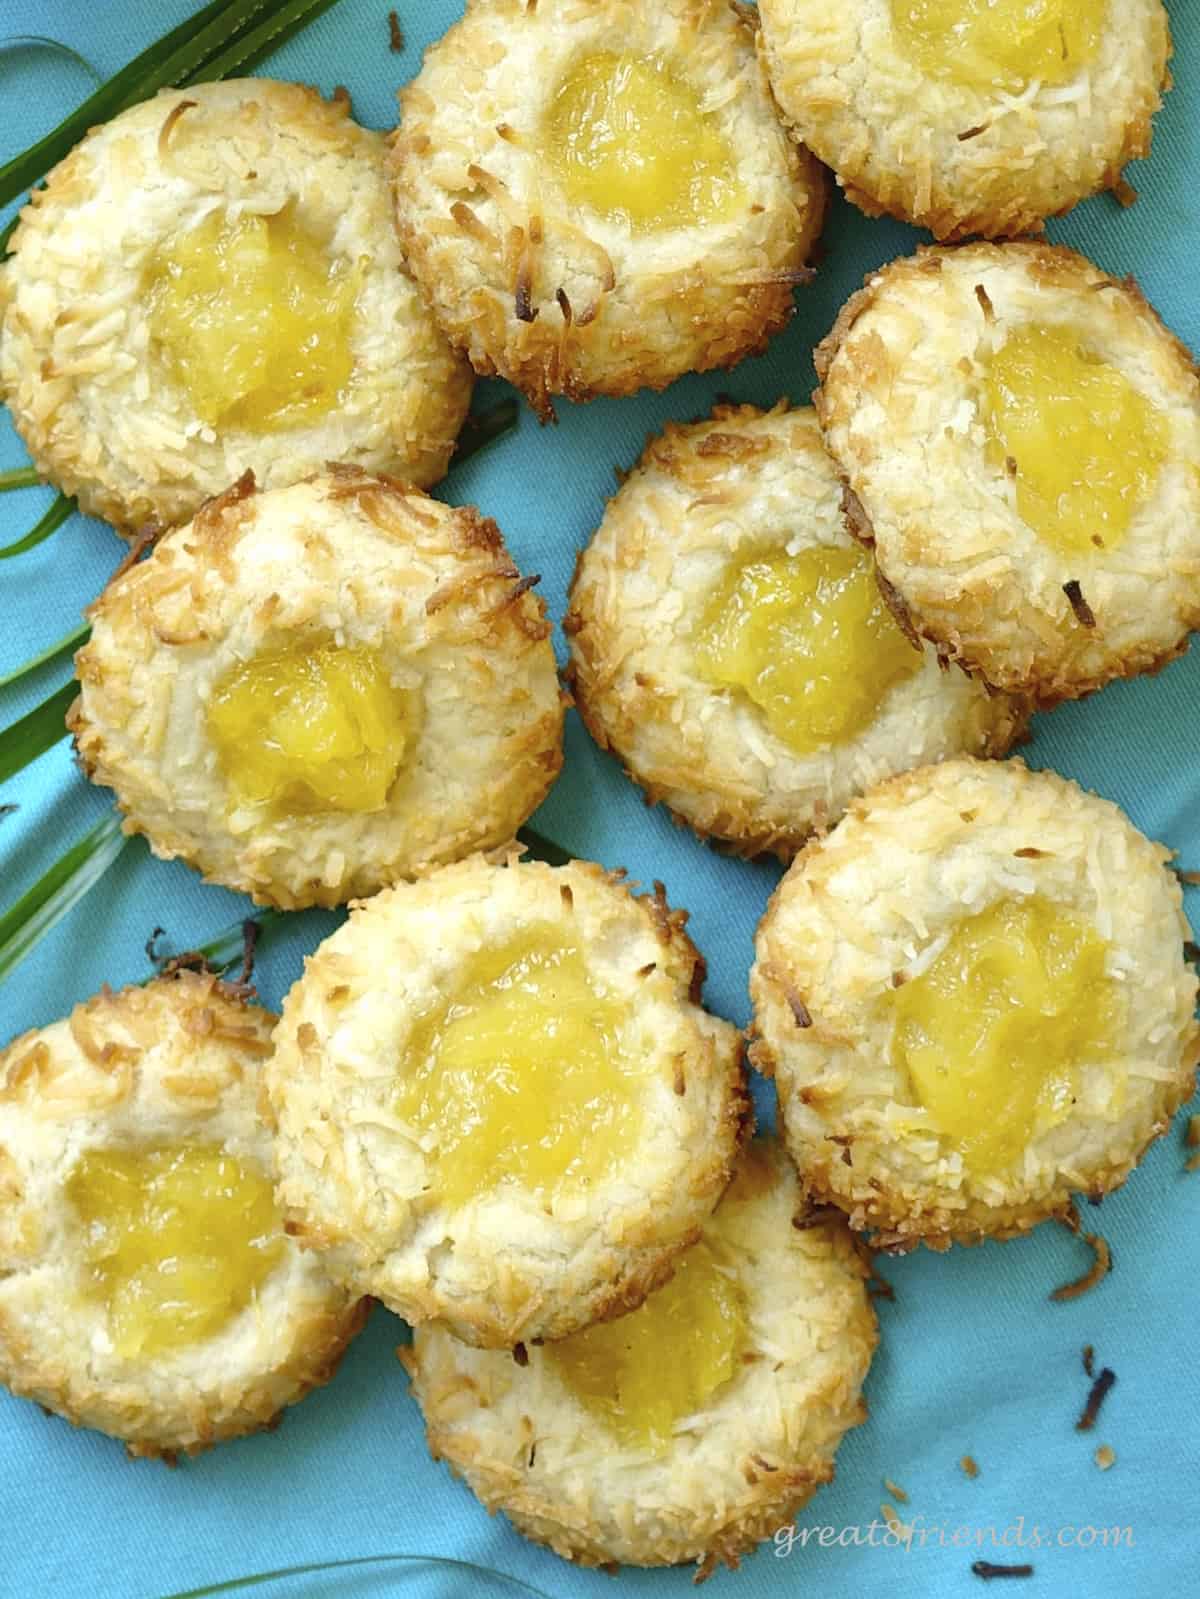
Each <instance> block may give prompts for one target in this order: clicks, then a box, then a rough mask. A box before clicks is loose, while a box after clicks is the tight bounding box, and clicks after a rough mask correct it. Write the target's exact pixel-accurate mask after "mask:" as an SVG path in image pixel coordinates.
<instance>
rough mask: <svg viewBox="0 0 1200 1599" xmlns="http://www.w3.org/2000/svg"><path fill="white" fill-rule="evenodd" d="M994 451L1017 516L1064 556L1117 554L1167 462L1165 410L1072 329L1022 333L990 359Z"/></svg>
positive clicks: (987, 399) (988, 405)
mask: <svg viewBox="0 0 1200 1599" xmlns="http://www.w3.org/2000/svg"><path fill="white" fill-rule="evenodd" d="M984 413H985V417H986V423H987V428H988V436H989V445H990V449H991V453H992V455H993V457H994V459H995V461H996V462H997V463H998V464H1004V465H1005V467H1006V470H1008V471H1009V472H1011V473H1012V474H1013V476H1014V479H1015V482H1016V491H1017V510H1018V512H1019V513H1020V515H1021V517H1022V519H1023V520H1024V521H1026V522H1028V524H1029V526H1030V527H1031V528H1032V529H1033V530H1034V532H1035V533H1037V534H1038V535H1039V537H1041V538H1043V539H1045V540H1046V542H1047V543H1048V544H1051V545H1052V546H1053V547H1054V548H1055V549H1057V550H1058V551H1059V552H1060V553H1062V554H1065V555H1069V554H1075V553H1087V552H1095V551H1097V550H1112V549H1115V548H1116V547H1117V546H1118V545H1119V544H1120V543H1121V540H1122V539H1123V538H1124V537H1125V533H1126V531H1127V530H1128V527H1129V524H1130V522H1131V520H1132V519H1133V516H1134V514H1135V512H1136V511H1137V509H1138V506H1139V505H1141V504H1142V502H1143V501H1144V500H1146V499H1147V498H1148V496H1149V495H1150V494H1151V492H1152V491H1153V488H1154V485H1155V481H1156V479H1157V477H1158V473H1159V471H1160V469H1161V467H1162V464H1163V462H1164V461H1165V460H1166V457H1167V448H1168V429H1167V421H1166V418H1165V417H1164V416H1163V414H1162V412H1161V411H1159V410H1158V409H1157V408H1156V407H1155V406H1154V405H1152V404H1151V403H1150V401H1149V400H1147V399H1146V398H1145V397H1144V396H1143V395H1142V394H1140V393H1139V392H1138V390H1137V389H1135V388H1134V386H1133V384H1132V383H1130V381H1129V379H1128V378H1127V377H1126V376H1125V375H1124V373H1122V372H1118V371H1117V369H1116V368H1115V367H1112V366H1109V365H1107V364H1106V363H1105V362H1103V361H1100V360H1098V359H1096V357H1094V356H1092V355H1091V354H1089V352H1088V351H1087V349H1086V348H1085V347H1084V345H1083V344H1081V342H1080V338H1079V335H1078V334H1077V333H1073V332H1071V331H1070V330H1069V329H1065V328H1057V327H1046V326H1042V325H1040V324H1037V323H1035V324H1033V325H1032V326H1029V327H1024V328H1017V329H1015V330H1014V331H1013V332H1011V333H1010V334H1009V335H1008V337H1007V338H1006V339H1005V341H1004V343H1003V344H1002V345H1001V346H1000V348H999V349H998V350H997V351H996V353H995V354H994V355H993V356H991V357H990V358H989V361H988V364H987V374H986V377H985V379H984Z"/></svg>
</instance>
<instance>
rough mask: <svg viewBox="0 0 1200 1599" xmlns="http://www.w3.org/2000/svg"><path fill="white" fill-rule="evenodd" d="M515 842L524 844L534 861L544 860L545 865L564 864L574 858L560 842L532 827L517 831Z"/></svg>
mask: <svg viewBox="0 0 1200 1599" xmlns="http://www.w3.org/2000/svg"><path fill="white" fill-rule="evenodd" d="M517 842H518V843H520V844H524V846H525V848H526V849H527V850H528V851H529V853H530V855H532V856H533V858H534V860H535V861H545V863H546V865H547V866H566V865H568V864H569V863H570V862H571V861H573V860H574V859H575V857H574V856H573V855H571V854H570V853H569V852H568V851H567V850H565V849H563V847H562V845H561V844H556V843H555V842H554V840H553V839H552V838H545V837H543V835H542V834H541V833H535V832H534V830H533V828H532V827H522V828H521V829H520V830H519V831H518V833H517Z"/></svg>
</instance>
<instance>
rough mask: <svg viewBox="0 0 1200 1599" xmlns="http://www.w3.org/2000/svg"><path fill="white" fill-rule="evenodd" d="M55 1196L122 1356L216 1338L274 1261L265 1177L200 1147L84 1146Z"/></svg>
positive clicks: (279, 1237) (272, 1214)
mask: <svg viewBox="0 0 1200 1599" xmlns="http://www.w3.org/2000/svg"><path fill="white" fill-rule="evenodd" d="M66 1192H67V1198H68V1199H69V1201H70V1203H71V1204H72V1206H73V1207H74V1210H75V1213H76V1215H77V1216H78V1218H79V1220H80V1222H81V1223H82V1224H83V1230H84V1255H85V1259H86V1261H87V1270H86V1289H85V1291H86V1293H87V1294H88V1295H89V1297H92V1298H94V1299H97V1300H99V1301H100V1303H101V1304H102V1305H103V1306H104V1308H105V1310H106V1312H107V1318H108V1328H109V1333H110V1336H111V1337H112V1340H113V1343H114V1345H115V1347H116V1350H117V1352H118V1354H120V1355H123V1356H125V1357H127V1358H130V1359H136V1358H138V1357H141V1356H151V1355H156V1354H161V1353H165V1352H166V1351H169V1350H174V1349H179V1348H182V1347H183V1346H185V1345H187V1344H193V1343H197V1342H199V1341H200V1340H201V1339H204V1338H211V1337H212V1336H213V1335H214V1334H216V1333H219V1332H220V1331H221V1329H222V1328H223V1327H224V1326H226V1324H227V1323H228V1322H229V1321H230V1320H231V1319H232V1318H233V1317H234V1316H236V1315H237V1313H238V1312H239V1311H241V1310H243V1309H245V1307H246V1306H247V1305H248V1304H250V1302H251V1301H252V1300H253V1299H254V1297H255V1296H256V1294H257V1293H258V1291H259V1289H260V1288H261V1287H262V1285H263V1283H264V1282H265V1281H266V1279H267V1277H268V1276H269V1274H270V1273H271V1271H272V1270H273V1269H274V1267H275V1266H276V1265H277V1264H278V1262H279V1260H280V1258H281V1257H282V1255H283V1250H284V1236H283V1221H282V1218H281V1217H280V1215H279V1212H278V1211H277V1209H276V1208H275V1200H274V1197H273V1194H272V1189H271V1183H270V1181H269V1180H268V1179H267V1177H266V1176H265V1175H263V1173H261V1172H260V1171H258V1170H257V1169H255V1168H253V1167H250V1166H247V1165H245V1164H244V1163H243V1162H241V1161H238V1160H235V1159H234V1158H233V1156H231V1155H227V1154H225V1153H224V1152H223V1151H222V1150H220V1149H217V1148H212V1147H209V1146H207V1145H203V1144H165V1145H162V1146H159V1147H157V1148H153V1149H147V1150H139V1151H137V1152H130V1151H124V1150H117V1149H97V1150H89V1151H88V1152H87V1153H86V1154H84V1155H82V1156H81V1157H80V1158H79V1160H78V1161H77V1162H76V1165H75V1167H74V1169H73V1171H72V1172H71V1175H70V1177H69V1178H68V1179H67V1184H66Z"/></svg>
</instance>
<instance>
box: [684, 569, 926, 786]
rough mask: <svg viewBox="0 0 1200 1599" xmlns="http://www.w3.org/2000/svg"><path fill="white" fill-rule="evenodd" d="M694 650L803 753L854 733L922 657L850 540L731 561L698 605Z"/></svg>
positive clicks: (720, 681)
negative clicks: (848, 543)
mask: <svg viewBox="0 0 1200 1599" xmlns="http://www.w3.org/2000/svg"><path fill="white" fill-rule="evenodd" d="M697 659H698V662H699V666H700V670H701V672H702V673H703V675H704V677H705V678H706V679H707V680H708V682H710V683H711V684H713V686H714V687H716V688H727V689H737V690H740V691H741V692H742V693H743V694H745V695H746V696H747V697H748V698H749V699H750V700H751V701H752V702H753V703H754V704H755V705H757V706H758V708H759V710H761V711H762V713H763V716H764V718H765V720H766V722H767V725H768V727H769V728H770V729H771V731H772V732H773V733H774V734H775V735H776V736H777V737H778V738H781V739H782V740H783V741H784V743H786V744H789V745H790V746H791V748H792V749H794V750H795V751H796V752H797V754H800V755H808V754H811V753H812V752H813V751H814V750H818V749H821V748H823V747H825V746H827V745H830V744H837V743H840V742H841V741H842V740H843V739H848V738H853V737H854V736H855V735H856V734H858V733H861V732H862V731H863V729H864V728H866V727H867V726H869V724H870V723H871V722H872V721H873V720H874V718H875V716H876V714H877V712H878V710H879V706H880V704H881V702H882V700H883V698H884V696H885V695H886V694H887V693H888V692H889V690H891V689H892V688H894V687H895V685H896V684H897V683H899V682H902V681H903V680H904V679H905V678H908V677H911V676H912V675H913V673H914V672H916V671H918V670H919V668H920V666H921V653H920V651H919V650H917V649H915V648H914V647H913V645H912V644H911V643H910V642H909V640H908V639H907V638H905V636H904V634H903V633H902V632H901V630H900V628H899V626H898V625H897V623H896V620H895V618H894V617H893V616H892V613H891V612H890V611H889V610H888V607H887V605H886V603H885V602H884V599H883V596H882V595H881V594H880V592H879V586H878V584H877V583H876V581H875V575H874V572H873V571H872V567H871V561H870V558H869V557H868V556H867V555H866V553H865V552H864V551H862V550H860V549H858V548H857V547H855V548H852V549H845V548H841V547H836V548H824V547H819V548H816V549H809V550H802V551H801V552H800V554H798V555H766V556H758V557H752V558H751V559H750V560H748V561H746V562H744V563H743V564H742V565H740V566H735V567H733V568H732V569H731V570H730V572H729V573H728V575H727V576H726V578H725V579H724V581H723V582H722V583H721V584H720V585H719V587H718V588H717V590H716V592H715V593H714V594H713V595H712V597H711V598H710V600H709V603H708V606H707V608H706V610H705V613H704V617H703V620H702V623H701V627H700V631H699V637H698V642H697Z"/></svg>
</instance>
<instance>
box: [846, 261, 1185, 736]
mask: <svg viewBox="0 0 1200 1599" xmlns="http://www.w3.org/2000/svg"><path fill="white" fill-rule="evenodd" d="M817 370H818V373H819V375H820V378H821V388H820V390H819V391H818V393H817V395H816V396H815V400H816V405H817V411H818V414H819V416H820V418H821V423H822V426H823V428H824V433H825V443H826V445H827V447H828V449H829V451H830V453H831V454H832V456H833V458H834V460H835V461H836V462H837V463H838V466H839V468H840V470H841V472H842V474H843V477H844V479H845V482H846V485H847V488H848V489H849V491H850V492H849V494H848V495H847V512H848V516H849V519H850V524H851V528H852V530H853V531H854V532H856V533H857V534H858V535H859V537H860V538H862V539H864V540H865V541H866V542H872V541H873V543H874V548H875V558H876V561H877V564H878V567H879V571H880V574H881V577H882V579H883V582H884V586H885V591H886V592H887V593H888V595H889V597H890V599H891V600H892V602H893V604H894V605H895V608H896V610H897V613H898V615H899V616H900V617H901V618H902V619H903V620H905V622H906V625H908V626H910V627H911V628H913V629H914V630H915V631H916V632H917V633H919V634H921V635H923V636H924V637H925V638H927V639H929V640H931V641H932V642H933V643H934V645H935V646H936V647H937V649H938V651H939V652H940V653H941V654H943V655H944V656H946V657H947V658H949V659H951V660H958V661H962V662H963V663H964V664H965V665H967V666H969V667H971V668H973V669H975V670H977V671H978V672H979V673H980V674H981V675H982V676H983V677H985V678H986V679H987V681H988V682H990V683H992V684H993V685H995V686H996V687H997V688H1002V689H1007V690H1010V691H1013V692H1016V693H1027V694H1029V695H1031V696H1032V697H1034V698H1035V699H1036V700H1038V701H1039V702H1040V703H1042V704H1053V703H1055V702H1056V701H1058V700H1063V699H1075V698H1078V697H1079V696H1080V695H1083V694H1087V693H1090V692H1091V691H1092V690H1094V689H1097V688H1099V687H1100V686H1101V685H1102V684H1104V683H1106V682H1108V681H1109V680H1110V679H1111V678H1114V677H1128V676H1132V675H1133V674H1135V673H1138V672H1147V671H1155V670H1157V669H1158V668H1159V667H1161V666H1163V665H1164V664H1165V663H1166V662H1167V661H1169V660H1171V659H1172V658H1173V657H1174V656H1176V655H1178V654H1179V653H1180V652H1181V651H1182V650H1184V649H1186V647H1187V637H1188V633H1189V630H1190V629H1192V628H1195V627H1196V626H1197V625H1200V385H1198V383H1197V377H1196V370H1195V367H1194V365H1193V362H1192V358H1191V356H1190V355H1189V353H1188V352H1187V350H1185V349H1184V347H1183V346H1182V345H1181V344H1180V343H1179V341H1178V340H1177V339H1175V338H1174V337H1173V336H1172V335H1171V334H1170V333H1169V332H1168V331H1167V329H1166V328H1165V327H1164V326H1163V324H1162V322H1161V321H1160V320H1159V318H1158V316H1157V315H1156V313H1155V312H1154V310H1153V308H1152V307H1151V306H1149V305H1148V304H1147V303H1146V301H1145V300H1144V299H1143V298H1142V296H1141V294H1140V293H1139V292H1138V290H1137V288H1136V286H1135V285H1134V284H1133V283H1132V282H1131V281H1128V280H1127V281H1126V282H1124V283H1119V282H1117V281H1116V280H1115V279H1113V278H1110V277H1107V276H1106V275H1105V274H1104V273H1103V272H1101V271H1100V269H1099V268H1098V267H1095V266H1093V265H1092V264H1091V263H1090V262H1088V261H1086V260H1084V258H1083V257H1082V256H1080V255H1076V254H1075V253H1074V252H1073V251H1070V250H1064V249H1058V248H1051V247H1050V246H1049V245H1045V244H1040V243H1036V242H1021V243H1014V244H974V245H965V246H963V247H961V248H959V249H956V250H946V249H936V248H934V249H926V250H921V251H919V252H918V253H917V255H916V256H914V257H911V258H908V259H905V260H900V261H894V262H893V263H892V264H891V265H890V266H888V267H885V268H884V269H883V270H882V271H881V272H879V273H877V274H875V276H874V277H872V278H870V279H869V280H868V282H867V286H866V288H865V289H863V290H862V291H861V292H860V293H859V294H857V295H855V296H854V297H853V298H852V299H851V300H850V301H849V302H848V304H847V305H846V306H845V308H844V309H843V311H842V313H841V316H840V317H839V318H838V321H837V323H836V324H835V326H834V328H833V331H832V332H831V333H830V334H829V336H828V337H827V338H826V340H825V341H824V343H823V344H822V345H821V346H820V348H819V350H818V352H817Z"/></svg>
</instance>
